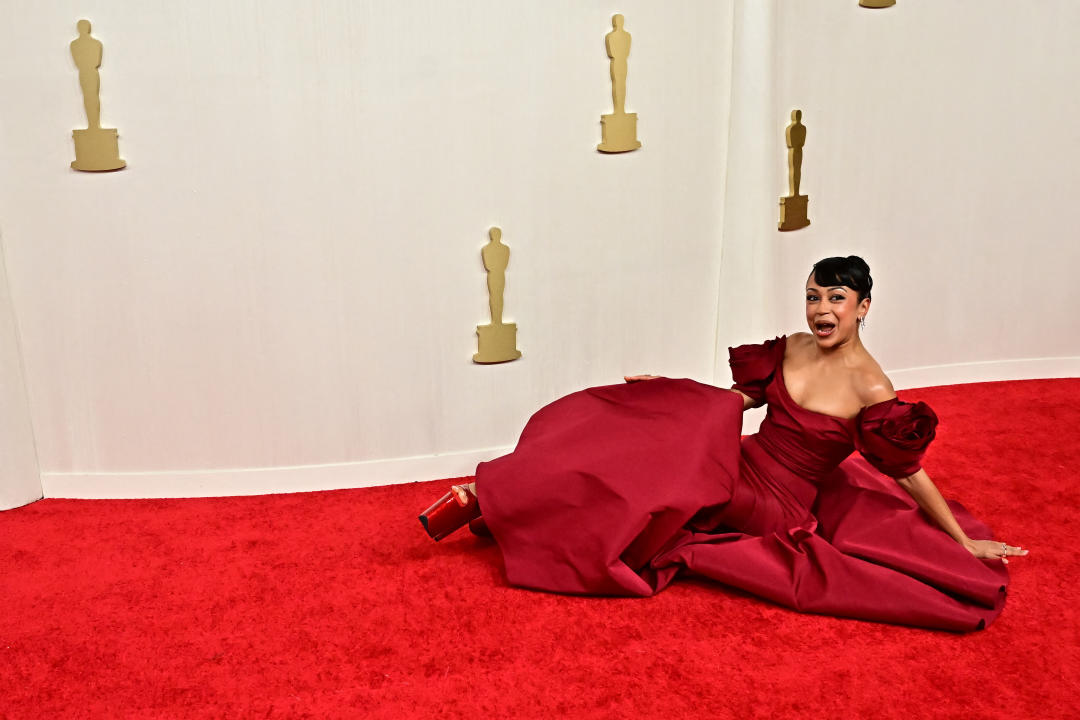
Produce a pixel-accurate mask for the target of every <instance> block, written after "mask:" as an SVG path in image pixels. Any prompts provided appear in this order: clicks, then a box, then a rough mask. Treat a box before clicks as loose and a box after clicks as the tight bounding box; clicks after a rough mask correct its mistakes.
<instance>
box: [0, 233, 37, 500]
mask: <svg viewBox="0 0 1080 720" xmlns="http://www.w3.org/2000/svg"><path fill="white" fill-rule="evenodd" d="M41 495H42V492H41V477H40V475H39V472H38V464H37V455H36V453H35V449H34V431H33V426H32V424H31V420H30V406H29V404H28V403H27V399H26V383H25V382H24V379H23V370H22V359H21V357H20V353H19V330H18V327H17V326H16V324H15V313H14V310H13V308H12V306H11V294H10V293H9V292H8V280H7V271H6V269H5V264H4V244H3V237H2V236H0V510H7V509H9V508H13V507H18V506H20V505H25V504H26V503H29V502H33V501H34V500H37V499H38V498H40V497H41Z"/></svg>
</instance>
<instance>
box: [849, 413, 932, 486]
mask: <svg viewBox="0 0 1080 720" xmlns="http://www.w3.org/2000/svg"><path fill="white" fill-rule="evenodd" d="M937 424H938V418H937V415H936V414H935V413H934V411H933V410H932V409H931V408H930V406H929V405H927V404H926V403H923V402H918V403H906V402H903V401H902V400H898V399H896V398H894V399H892V400H886V401H885V402H883V403H878V404H877V405H871V406H869V407H867V408H865V409H864V410H863V411H862V412H861V413H859V417H858V419H857V425H858V432H857V435H856V443H855V446H856V448H857V449H858V451H859V452H860V453H861V454H862V456H863V457H864V458H866V460H867V462H869V463H870V464H871V465H873V466H874V467H875V468H877V469H878V470H879V471H881V472H882V473H884V474H886V475H888V476H889V477H893V478H900V477H907V476H909V475H914V474H915V473H916V472H918V471H919V469H920V468H921V467H922V458H923V455H925V454H926V448H927V447H929V445H930V442H931V441H932V440H933V439H934V435H935V431H936V428H937Z"/></svg>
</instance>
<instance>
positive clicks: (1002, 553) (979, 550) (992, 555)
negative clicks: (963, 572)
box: [964, 540, 1028, 565]
mask: <svg viewBox="0 0 1080 720" xmlns="http://www.w3.org/2000/svg"><path fill="white" fill-rule="evenodd" d="M964 547H966V548H967V549H968V552H970V553H971V554H972V555H974V556H975V557H977V558H984V559H986V560H1000V561H1001V562H1003V563H1005V564H1006V565H1008V564H1009V558H1010V557H1013V556H1015V555H1027V554H1028V551H1027V550H1023V549H1021V548H1020V546H1018V545H1009V544H1007V543H1003V542H998V541H997V540H969V541H968V542H966V543H964Z"/></svg>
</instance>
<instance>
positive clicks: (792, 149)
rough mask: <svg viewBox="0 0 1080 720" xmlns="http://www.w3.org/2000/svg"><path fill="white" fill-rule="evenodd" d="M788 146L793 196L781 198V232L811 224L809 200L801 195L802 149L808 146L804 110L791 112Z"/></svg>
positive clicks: (786, 137) (789, 175)
mask: <svg viewBox="0 0 1080 720" xmlns="http://www.w3.org/2000/svg"><path fill="white" fill-rule="evenodd" d="M784 136H785V139H786V140H787V146H788V153H787V156H788V189H789V190H790V191H791V194H790V195H788V196H787V197H782V198H780V224H779V229H780V230H798V229H799V228H804V227H806V226H807V225H809V224H810V220H809V219H808V218H807V217H806V206H807V203H808V202H809V198H807V197H806V196H805V195H800V194H799V183H800V182H801V181H802V149H803V145H805V144H806V126H805V125H803V124H802V110H792V111H791V124H790V125H788V126H787V132H785V133H784Z"/></svg>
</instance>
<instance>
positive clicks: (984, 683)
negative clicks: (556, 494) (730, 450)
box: [0, 379, 1080, 719]
mask: <svg viewBox="0 0 1080 720" xmlns="http://www.w3.org/2000/svg"><path fill="white" fill-rule="evenodd" d="M901 396H902V397H903V398H905V399H908V400H912V399H916V398H918V399H922V400H926V401H927V402H929V403H930V404H931V405H933V406H934V408H935V409H936V410H937V412H938V414H939V416H940V417H941V420H942V424H941V427H940V428H939V431H938V440H937V441H936V443H935V444H934V445H933V446H932V447H931V450H930V454H929V455H928V457H927V460H926V468H927V470H928V471H929V472H930V474H931V476H933V477H934V478H935V479H936V480H937V482H938V484H939V485H940V486H941V488H942V490H943V492H944V493H945V495H946V496H950V497H956V498H958V499H961V500H962V501H963V502H964V503H965V504H967V506H968V507H969V508H970V509H971V510H972V511H973V512H974V513H975V515H977V516H978V517H980V518H982V519H984V520H986V521H987V522H989V523H990V524H991V525H992V526H994V527H995V528H996V529H997V530H998V531H999V533H1000V535H1001V537H1002V538H1004V539H1007V540H1008V541H1009V542H1011V543H1016V544H1021V545H1024V546H1025V547H1030V548H1031V550H1032V552H1031V555H1030V556H1029V557H1027V558H1022V559H1017V560H1016V561H1014V562H1013V563H1012V564H1011V565H1010V567H1011V569H1012V583H1011V585H1010V596H1009V601H1008V604H1007V605H1006V608H1005V612H1004V614H1003V615H1002V616H1001V618H1000V619H999V620H998V621H997V622H996V623H995V624H994V625H992V626H991V627H990V629H988V630H986V631H983V632H979V633H973V634H970V635H953V634H949V633H944V632H934V631H927V630H916V629H911V628H904V627H892V626H886V625H877V624H872V623H866V622H859V621H854V620H839V619H834V618H829V617H817V616H810V615H800V614H797V613H794V612H791V611H789V610H785V609H782V608H779V607H775V606H772V605H770V604H768V603H766V602H764V601H761V600H758V599H756V598H752V597H749V596H745V595H741V594H738V593H735V592H732V591H729V590H725V589H723V588H721V587H718V586H715V585H710V584H707V583H704V582H699V581H693V580H680V581H677V582H676V583H675V585H673V586H672V587H671V588H669V589H668V590H666V591H664V592H663V593H661V594H660V595H658V596H657V597H655V598H651V599H646V600H631V599H607V598H579V597H562V596H555V595H546V594H540V593H535V592H529V591H525V590H518V589H515V588H510V587H507V586H506V583H505V581H504V579H503V576H502V571H501V567H500V558H499V554H498V550H497V548H496V547H495V546H493V545H492V544H490V542H489V541H484V540H480V539H477V538H474V537H472V536H471V535H468V534H467V533H461V534H458V535H454V536H452V537H451V538H449V539H447V540H445V541H443V542H442V543H439V544H435V543H431V542H430V541H428V539H427V538H426V537H425V536H424V534H423V532H422V530H421V528H420V525H419V524H418V523H417V521H416V514H417V512H418V511H419V510H421V509H423V508H424V507H425V506H426V505H427V504H428V502H429V501H430V500H432V499H433V498H434V497H435V496H436V495H437V494H440V493H441V492H442V491H443V489H444V486H445V485H447V483H446V482H445V481H441V482H436V483H421V484H412V485H398V486H391V487H381V488H371V489H365V490H348V491H336V492H324V493H306V494H296V495H276V496H264V497H247V498H217V499H197V500H127V501H74V500H44V501H41V502H38V503H35V504H33V505H29V506H27V507H24V508H20V509H17V510H12V511H8V512H3V513H0V717H3V718H13V719H14V718H79V717H88V718H202V717H207V718H210V717H213V718H218V717H229V718H237V717H244V718H246V717H259V718H266V717H298V718H307V717H310V718H357V717H368V718H423V717H438V716H444V717H470V718H477V719H483V718H502V717H507V718H533V717H536V718H541V717H542V718H551V717H600V718H604V717H611V718H627V717H656V716H661V717H671V718H677V717H702V716H703V717H710V718H725V717H731V718H740V719H741V718H787V717H792V718H802V717H835V718H857V717H873V718H891V717H900V718H909V719H910V718H931V717H942V718H945V717H949V718H1075V717H1077V716H1078V711H1077V708H1078V706H1080V622H1078V614H1080V611H1078V609H1077V604H1078V601H1077V597H1076V589H1077V587H1078V586H1080V571H1078V569H1077V568H1078V560H1077V552H1078V551H1080V520H1078V517H1077V509H1078V508H1080V487H1078V482H1077V470H1076V469H1077V467H1080V380H1075V379H1069V380H1045V381H1025V382H1010V383H987V384H979V385H964V386H955V387H946V388H933V389H926V390H918V391H908V392H902V393H901Z"/></svg>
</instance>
